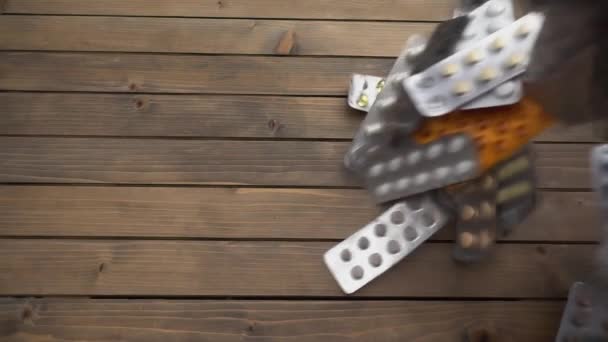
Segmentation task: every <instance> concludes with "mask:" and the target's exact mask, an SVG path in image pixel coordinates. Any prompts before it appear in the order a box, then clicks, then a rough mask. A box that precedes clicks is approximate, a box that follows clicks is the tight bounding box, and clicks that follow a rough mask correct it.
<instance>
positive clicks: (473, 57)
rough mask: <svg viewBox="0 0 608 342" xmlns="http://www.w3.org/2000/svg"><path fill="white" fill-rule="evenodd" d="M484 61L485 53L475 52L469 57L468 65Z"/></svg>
mask: <svg viewBox="0 0 608 342" xmlns="http://www.w3.org/2000/svg"><path fill="white" fill-rule="evenodd" d="M482 59H483V53H482V52H481V51H479V50H473V51H471V52H470V53H469V54H468V55H467V63H469V64H477V63H479V62H481V60H482Z"/></svg>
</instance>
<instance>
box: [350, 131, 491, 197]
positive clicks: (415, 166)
mask: <svg viewBox="0 0 608 342" xmlns="http://www.w3.org/2000/svg"><path fill="white" fill-rule="evenodd" d="M370 154H371V155H370V156H369V157H368V159H367V164H366V165H365V166H363V167H362V169H363V170H365V175H364V177H365V181H366V186H367V188H368V190H369V191H370V193H371V194H372V197H373V198H374V200H375V202H376V203H385V202H388V201H392V200H396V199H399V198H404V197H407V196H411V195H414V194H418V193H421V192H424V191H428V190H433V189H437V188H440V187H443V186H446V185H451V184H455V183H458V182H462V181H466V180H469V179H473V178H475V177H477V176H478V172H479V162H478V159H479V158H478V154H477V148H476V146H475V144H474V142H473V140H472V139H471V138H470V137H469V136H468V135H465V134H455V135H449V136H445V137H443V138H441V139H438V140H437V141H434V142H432V143H429V144H425V145H415V144H410V145H405V146H403V147H395V148H392V149H390V150H389V148H385V149H383V150H382V151H379V152H378V151H372V152H371V153H370Z"/></svg>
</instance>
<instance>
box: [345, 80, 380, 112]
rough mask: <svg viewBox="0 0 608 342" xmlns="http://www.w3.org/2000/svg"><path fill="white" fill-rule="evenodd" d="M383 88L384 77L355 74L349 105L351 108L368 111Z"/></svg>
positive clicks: (351, 85) (349, 94) (349, 93)
mask: <svg viewBox="0 0 608 342" xmlns="http://www.w3.org/2000/svg"><path fill="white" fill-rule="evenodd" d="M383 88H384V79H383V78H382V77H376V76H370V75H361V74H353V75H352V77H351V79H350V88H349V91H348V105H349V106H350V107H351V108H354V109H357V110H361V111H364V112H367V111H369V109H370V108H371V107H372V105H373V104H374V102H376V98H377V97H378V93H380V91H382V89H383Z"/></svg>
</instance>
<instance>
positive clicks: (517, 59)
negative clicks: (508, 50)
mask: <svg viewBox="0 0 608 342" xmlns="http://www.w3.org/2000/svg"><path fill="white" fill-rule="evenodd" d="M525 59H526V57H525V56H524V55H522V54H521V53H515V54H513V55H511V57H509V59H507V62H506V64H505V66H506V67H507V68H509V69H512V68H515V67H517V66H520V65H521V64H523V63H524V61H525Z"/></svg>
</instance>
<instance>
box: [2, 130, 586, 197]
mask: <svg viewBox="0 0 608 342" xmlns="http://www.w3.org/2000/svg"><path fill="white" fill-rule="evenodd" d="M349 145H350V144H349V143H348V142H320V141H312V142H309V141H283V142H281V143H277V142H275V141H231V140H166V139H116V138H113V139H100V138H67V139H65V138H33V137H0V182H4V183H16V182H50V183H130V184H214V185H218V184H223V185H245V184H246V185H272V186H279V185H280V186H294V185H297V186H357V185H358V184H360V182H359V181H357V180H355V179H354V177H353V176H351V175H350V174H349V173H347V172H346V171H345V170H344V168H343V166H342V163H343V156H344V153H345V151H346V149H347V148H348V146H349ZM592 146H593V145H591V144H537V145H536V148H535V150H536V151H537V154H538V156H537V170H538V174H539V186H540V187H542V188H558V189H573V188H574V189H581V188H589V187H590V183H589V167H588V163H589V161H588V155H589V150H590V148H591V147H592Z"/></svg>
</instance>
